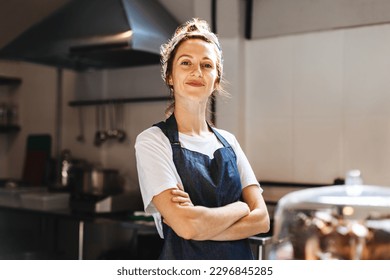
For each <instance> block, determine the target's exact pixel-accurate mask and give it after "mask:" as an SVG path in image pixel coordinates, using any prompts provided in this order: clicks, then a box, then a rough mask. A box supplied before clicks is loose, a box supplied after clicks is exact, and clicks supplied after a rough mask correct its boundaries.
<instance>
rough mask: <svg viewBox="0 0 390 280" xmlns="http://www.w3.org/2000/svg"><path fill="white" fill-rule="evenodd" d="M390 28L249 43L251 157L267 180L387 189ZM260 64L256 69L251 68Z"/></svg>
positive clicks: (248, 144)
mask: <svg viewBox="0 0 390 280" xmlns="http://www.w3.org/2000/svg"><path fill="white" fill-rule="evenodd" d="M389 47H390V25H388V24H386V25H376V26H369V27H360V28H354V29H344V30H337V31H329V32H318V33H310V34H302V35H296V36H285V37H278V38H273V39H264V40H253V41H250V42H248V43H247V44H246V52H245V54H246V60H247V63H246V66H247V68H246V74H247V75H246V80H245V81H246V84H247V99H246V100H247V103H246V108H245V111H246V118H245V124H246V126H247V131H246V142H245V147H246V152H247V153H248V156H249V158H250V160H251V161H252V164H253V166H254V169H255V173H256V174H257V176H258V177H259V178H260V179H263V180H286V181H294V182H295V181H299V182H318V183H324V182H325V183H326V182H329V183H331V182H332V180H333V179H334V178H336V177H342V176H344V174H345V172H346V171H347V170H349V169H352V168H357V169H360V170H361V171H362V174H363V179H364V182H365V183H366V184H379V185H390V173H389V172H388V167H389V166H390V145H389V143H390V142H389V140H390V110H389V109H388V108H389V107H390V95H389V89H390V83H389V79H388V75H389V73H390V48H389ZM253 61H256V63H253Z"/></svg>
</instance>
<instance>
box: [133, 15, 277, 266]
mask: <svg viewBox="0 0 390 280" xmlns="http://www.w3.org/2000/svg"><path fill="white" fill-rule="evenodd" d="M161 55H162V58H161V63H162V77H163V80H164V81H165V83H166V84H167V86H168V87H169V89H170V91H171V94H172V97H173V104H172V105H171V107H170V108H169V109H170V111H171V115H170V117H169V118H168V119H167V120H166V121H165V122H160V123H158V124H156V125H155V126H153V127H151V128H149V129H146V130H145V131H143V132H142V133H141V134H140V135H138V137H137V140H136V144H135V149H136V158H137V169H138V176H139V182H140V187H141V193H142V197H143V202H144V206H145V211H146V212H147V213H151V214H153V217H154V219H155V222H156V226H157V229H158V231H159V233H160V236H161V237H163V238H164V246H163V250H162V253H161V256H160V258H161V259H253V255H252V252H251V249H250V246H249V242H248V239H247V238H248V237H249V236H252V235H255V234H258V233H262V232H267V231H268V230H269V217H268V213H267V209H266V206H265V203H264V200H263V197H262V189H261V188H260V186H259V184H258V181H257V179H256V177H255V175H254V173H253V171H252V169H251V167H250V165H249V163H248V160H247V158H246V157H245V155H244V153H243V151H242V150H241V148H240V145H239V144H238V142H237V140H236V138H235V137H234V136H233V135H232V134H230V133H228V132H226V131H224V130H221V129H216V128H213V127H212V126H210V125H209V123H208V122H207V117H206V115H207V106H208V101H209V100H210V98H212V97H213V96H214V94H216V93H218V92H221V91H222V86H221V82H222V73H223V71H222V51H221V48H220V45H219V42H218V38H217V37H216V36H215V34H214V33H212V32H210V29H209V26H208V24H207V22H205V21H203V20H199V19H192V20H191V21H188V22H187V23H185V24H184V25H182V26H180V27H179V28H178V29H177V30H176V32H175V34H174V35H173V37H172V38H171V40H169V41H168V43H166V44H164V45H162V47H161Z"/></svg>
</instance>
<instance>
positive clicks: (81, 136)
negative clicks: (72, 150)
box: [76, 106, 85, 143]
mask: <svg viewBox="0 0 390 280" xmlns="http://www.w3.org/2000/svg"><path fill="white" fill-rule="evenodd" d="M78 117H79V135H78V136H77V137H76V140H77V141H78V142H81V143H84V142H85V137H84V113H83V107H82V106H81V107H79V108H78Z"/></svg>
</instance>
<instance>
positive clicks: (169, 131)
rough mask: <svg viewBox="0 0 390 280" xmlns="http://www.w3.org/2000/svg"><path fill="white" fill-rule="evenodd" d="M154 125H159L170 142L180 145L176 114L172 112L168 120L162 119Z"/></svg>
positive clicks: (173, 144)
mask: <svg viewBox="0 0 390 280" xmlns="http://www.w3.org/2000/svg"><path fill="white" fill-rule="evenodd" d="M153 126H157V127H159V128H160V129H161V130H162V132H163V133H164V134H165V136H166V137H168V139H169V142H171V145H172V147H173V146H180V142H179V132H178V131H177V123H176V119H175V115H174V114H172V115H171V116H170V117H169V118H168V119H167V120H166V121H161V122H159V123H157V124H154V125H153Z"/></svg>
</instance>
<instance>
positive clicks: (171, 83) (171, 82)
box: [167, 76, 173, 86]
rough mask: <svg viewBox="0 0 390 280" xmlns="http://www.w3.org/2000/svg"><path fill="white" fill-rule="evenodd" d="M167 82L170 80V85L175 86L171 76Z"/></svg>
mask: <svg viewBox="0 0 390 280" xmlns="http://www.w3.org/2000/svg"><path fill="white" fill-rule="evenodd" d="M167 80H168V85H170V86H173V80H172V76H169V77H168V79H167Z"/></svg>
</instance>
